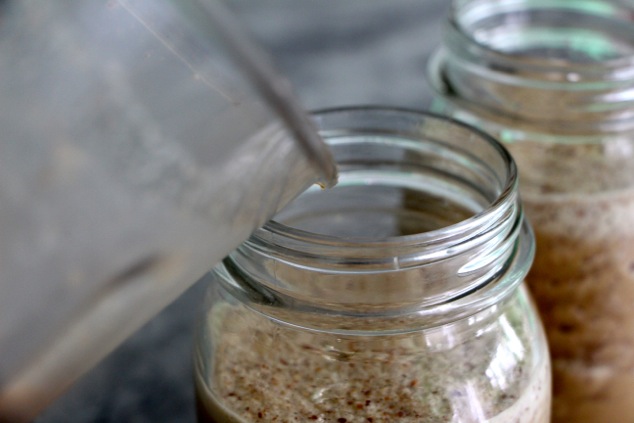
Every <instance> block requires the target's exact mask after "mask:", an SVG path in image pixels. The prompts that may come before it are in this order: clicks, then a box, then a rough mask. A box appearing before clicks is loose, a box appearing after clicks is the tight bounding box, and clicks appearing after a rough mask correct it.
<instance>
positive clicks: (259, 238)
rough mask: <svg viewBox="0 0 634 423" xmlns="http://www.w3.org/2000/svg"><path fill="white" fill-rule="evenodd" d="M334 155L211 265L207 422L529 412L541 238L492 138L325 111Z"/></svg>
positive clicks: (545, 403) (322, 117)
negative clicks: (314, 179)
mask: <svg viewBox="0 0 634 423" xmlns="http://www.w3.org/2000/svg"><path fill="white" fill-rule="evenodd" d="M316 120H317V124H318V126H319V128H320V130H321V134H322V135H323V136H324V137H325V139H326V140H327V142H328V143H329V144H330V146H331V148H332V150H333V153H334V155H335V158H336V159H337V163H338V166H339V175H340V176H339V178H340V180H339V183H338V185H337V186H336V187H335V188H332V189H329V190H325V191H324V190H322V189H320V188H319V187H314V188H313V189H310V190H308V191H307V192H305V193H304V194H302V195H301V196H300V197H299V198H298V199H297V200H295V202H294V203H292V204H291V205H290V206H289V207H288V208H286V209H284V210H283V211H281V212H280V213H279V214H278V215H277V216H276V218H275V219H274V220H273V221H271V222H269V223H268V224H267V225H266V226H264V227H263V228H262V229H260V230H258V231H256V232H255V233H254V234H253V236H252V237H251V238H250V239H249V240H248V241H247V242H245V243H244V244H243V245H242V246H241V247H240V248H238V249H237V250H236V251H235V252H233V253H232V254H231V255H230V256H229V257H227V258H226V259H225V260H224V262H223V263H222V264H221V265H219V266H218V267H217V268H216V269H215V270H213V272H211V275H210V287H209V293H208V297H207V299H206V305H207V306H206V312H205V313H204V316H203V317H202V320H201V325H200V330H199V333H198V336H197V341H196V346H195V373H196V374H195V379H196V391H197V397H198V412H199V421H201V422H209V421H212V422H258V421H263V422H264V421H267V422H272V421H275V422H291V421H302V422H305V421H318V422H319V421H321V422H339V423H340V422H361V421H363V422H421V421H424V422H498V423H502V422H505V423H506V422H511V421H512V422H526V423H529V422H530V423H546V422H548V421H549V415H550V396H551V391H550V379H551V370H550V361H549V358H548V351H547V347H546V338H545V334H544V332H543V329H542V327H541V323H540V321H539V318H538V317H537V312H536V310H535V308H534V306H533V304H532V302H531V300H530V298H529V296H528V294H527V292H526V289H525V287H524V285H523V279H524V276H525V275H526V273H527V272H528V269H529V267H530V263H531V261H532V258H533V237H532V232H531V230H530V228H529V226H528V224H527V223H526V222H525V220H524V218H523V212H522V209H521V206H520V203H519V200H518V193H517V180H516V171H515V165H514V163H513V161H512V159H511V158H510V156H509V155H508V153H507V152H506V151H505V150H504V149H503V148H502V147H501V146H500V145H499V144H498V143H496V142H495V141H494V140H493V139H492V138H490V137H488V136H486V135H484V134H482V133H480V132H477V131H475V130H473V129H471V128H469V127H467V126H465V125H462V124H459V123H456V122H454V121H451V120H449V119H446V118H440V117H436V116H433V115H428V114H420V113H417V112H411V111H405V110H387V109H375V108H358V109H340V110H333V111H326V112H322V113H319V114H317V115H316Z"/></svg>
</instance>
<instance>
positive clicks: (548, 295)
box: [524, 190, 634, 423]
mask: <svg viewBox="0 0 634 423" xmlns="http://www.w3.org/2000/svg"><path fill="white" fill-rule="evenodd" d="M524 202H525V206H526V211H527V214H528V216H529V219H530V220H531V222H532V224H533V226H534V228H535V233H536V240H537V257H536V260H535V262H534V264H533V267H532V270H531V272H530V274H529V277H528V279H527V281H528V283H529V287H530V289H531V291H532V293H533V295H534V297H535V299H536V301H537V303H538V307H539V310H540V313H541V317H542V320H543V321H544V324H545V326H546V332H547V336H548V340H549V343H550V349H551V355H552V359H553V372H554V385H553V389H554V391H553V406H554V408H553V421H554V422H558V423H564V422H566V423H568V422H575V423H591V422H594V423H603V422H631V421H634V402H633V401H632V393H634V190H632V191H629V192H621V193H615V194H612V195H608V194H606V195H599V194H596V195H585V196H577V197H569V198H559V199H551V200H549V199H547V198H544V197H542V198H540V197H533V196H525V197H524Z"/></svg>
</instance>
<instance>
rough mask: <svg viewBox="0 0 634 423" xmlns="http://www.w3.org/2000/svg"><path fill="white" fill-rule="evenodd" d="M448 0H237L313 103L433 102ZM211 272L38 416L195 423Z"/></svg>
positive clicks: (45, 421)
mask: <svg viewBox="0 0 634 423" xmlns="http://www.w3.org/2000/svg"><path fill="white" fill-rule="evenodd" d="M448 3H449V2H448V1H447V0H423V1H421V0H347V1H341V0H319V1H308V0H304V1H298V0H260V1H253V0H233V1H231V2H230V5H231V6H232V8H234V10H235V11H236V12H237V13H238V15H239V16H240V18H241V19H242V20H243V21H245V22H246V23H247V25H248V26H249V28H250V29H251V31H252V32H253V33H254V34H255V35H256V38H258V39H259V41H260V42H261V44H263V45H264V46H266V47H267V48H268V49H269V50H270V51H271V52H272V53H273V55H274V57H275V59H276V60H277V63H278V65H279V67H280V68H281V69H282V70H283V71H284V72H285V73H286V74H287V76H288V77H289V78H290V79H291V81H292V82H293V83H294V85H295V89H296V91H297V92H298V94H299V96H300V97H301V99H302V101H303V102H304V104H305V105H306V107H307V108H309V109H318V108H325V107H335V106H343V105H354V104H377V105H387V106H396V107H408V108H418V109H421V108H426V107H427V106H428V104H429V101H430V98H431V93H430V90H429V88H428V85H427V82H426V79H425V73H426V62H427V58H428V56H429V53H430V52H431V51H432V49H433V48H434V47H435V46H437V45H438V43H439V39H440V33H441V26H442V20H443V17H444V14H445V11H446V9H447V7H448ZM204 291H205V281H204V280H203V281H200V282H198V283H196V284H195V285H194V286H193V287H192V288H190V289H189V290H188V291H187V292H186V293H185V294H184V295H182V296H181V297H180V298H179V299H178V300H177V301H175V302H174V303H173V304H172V305H170V306H169V307H168V308H166V309H165V310H164V311H163V312H162V313H160V314H159V315H158V316H156V317H155V318H154V319H153V320H152V321H150V322H149V323H148V324H147V325H145V326H144V327H143V328H142V329H141V330H139V331H138V332H137V333H136V334H135V335H134V336H132V337H131V338H130V339H128V340H127V341H126V342H125V343H124V344H123V345H121V346H120V347H119V348H118V349H117V350H115V351H114V352H113V353H112V354H110V355H109V356H108V357H107V358H106V359H105V360H103V361H102V362H101V363H100V364H99V365H98V366H97V367H95V368H94V369H93V370H91V371H90V372H89V373H88V374H86V375H85V376H84V377H83V378H82V379H81V380H80V381H79V382H78V383H76V384H75V385H74V386H73V387H72V388H71V389H70V390H69V391H68V392H67V393H66V394H65V395H64V396H63V397H62V398H60V399H59V400H58V401H57V402H56V403H54V404H53V405H52V406H51V407H49V409H48V410H46V411H45V412H44V413H43V414H42V415H41V416H40V417H39V418H38V419H37V420H36V422H37V423H53V422H193V421H195V415H194V402H193V384H192V364H191V344H192V335H193V331H194V326H195V319H196V316H197V315H198V314H199V312H200V309H201V303H202V298H203V296H204Z"/></svg>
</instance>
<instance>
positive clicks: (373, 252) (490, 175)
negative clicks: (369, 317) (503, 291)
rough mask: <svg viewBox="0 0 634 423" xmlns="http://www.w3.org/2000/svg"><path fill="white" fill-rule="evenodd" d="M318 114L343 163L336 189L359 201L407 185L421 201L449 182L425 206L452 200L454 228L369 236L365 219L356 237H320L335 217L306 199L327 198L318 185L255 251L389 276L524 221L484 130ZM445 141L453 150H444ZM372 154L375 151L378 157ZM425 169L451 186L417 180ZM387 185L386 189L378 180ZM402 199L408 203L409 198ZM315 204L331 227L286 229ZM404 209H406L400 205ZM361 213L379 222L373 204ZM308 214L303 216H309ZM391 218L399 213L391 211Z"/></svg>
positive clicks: (397, 112)
mask: <svg viewBox="0 0 634 423" xmlns="http://www.w3.org/2000/svg"><path fill="white" fill-rule="evenodd" d="M314 117H315V121H316V123H317V126H318V128H319V130H320V133H321V135H322V136H323V137H324V139H325V140H326V142H327V143H328V144H329V145H330V148H331V149H332V150H333V152H334V155H335V158H336V160H337V162H338V166H339V175H340V179H341V181H340V185H339V187H335V188H334V189H332V188H331V190H334V191H336V190H337V189H342V190H343V189H346V187H352V195H355V192H354V189H355V187H358V189H359V192H362V191H363V190H368V189H371V188H372V187H373V186H374V187H377V186H379V185H380V187H379V188H378V191H381V188H382V187H383V186H386V185H387V186H396V187H399V186H402V187H405V188H408V189H409V188H411V189H412V192H411V195H412V197H413V196H416V195H419V194H420V193H421V191H424V190H426V189H427V187H425V184H426V183H427V184H430V183H431V182H432V181H434V183H438V182H439V181H440V182H442V183H444V184H445V185H444V186H443V187H442V188H444V189H445V191H439V192H436V193H432V194H433V195H432V196H430V197H424V200H425V201H427V202H433V201H437V200H439V199H440V200H441V202H440V203H438V204H437V205H439V206H441V207H442V206H443V204H441V203H442V202H444V206H445V207H447V210H443V211H442V212H443V213H445V212H447V213H453V215H452V216H451V218H452V219H453V221H451V219H449V220H445V221H443V222H439V223H436V225H435V227H433V225H432V227H431V228H426V229H428V230H424V231H416V228H414V229H412V228H409V229H406V230H403V226H404V225H401V226H398V225H397V226H398V227H397V230H396V233H391V232H390V230H389V229H385V230H381V229H378V230H377V231H375V232H374V233H372V234H369V235H368V234H365V233H362V231H363V230H364V229H363V228H364V227H365V226H368V225H369V223H368V222H367V221H366V222H363V224H362V225H360V226H359V227H360V228H362V229H360V230H359V231H357V232H355V231H354V230H353V229H350V228H349V225H354V222H353V221H352V219H351V221H350V222H344V223H343V224H342V225H341V226H342V228H339V229H335V230H334V231H335V232H336V231H337V230H341V231H343V232H346V233H345V234H344V235H340V234H337V233H333V231H322V230H321V229H319V228H320V225H321V224H322V223H323V224H324V225H328V224H332V223H333V221H334V220H336V218H337V217H336V216H335V217H334V218H333V216H332V215H328V210H326V209H325V208H323V207H322V206H321V205H320V203H319V200H316V201H315V202H312V203H310V201H309V204H308V205H302V201H304V200H305V198H306V197H309V196H311V195H314V196H315V198H320V197H319V196H320V195H322V196H325V195H327V194H328V193H327V192H324V193H322V192H319V191H320V188H319V187H316V186H315V187H313V188H312V189H311V190H309V191H307V192H306V193H305V194H304V195H303V196H300V198H299V199H297V200H295V202H294V203H291V204H290V205H289V206H288V207H287V209H285V210H283V211H281V212H280V213H278V215H276V216H275V217H274V218H273V220H271V221H269V222H268V223H267V224H265V225H264V226H263V227H262V228H261V229H258V230H257V231H256V232H255V233H254V234H253V236H252V237H251V239H250V240H249V241H247V244H249V245H252V246H256V247H257V248H260V249H262V248H263V249H265V250H267V253H268V254H273V255H275V254H280V255H282V256H283V255H286V256H291V257H294V258H295V259H297V258H302V259H305V258H308V257H320V258H321V259H322V260H323V259H324V258H325V259H330V260H331V264H333V265H337V266H346V265H349V264H350V263H355V268H356V269H357V270H358V269H359V268H362V267H363V266H364V265H365V266H368V267H371V268H373V269H375V270H376V269H377V268H380V267H381V265H380V263H383V265H384V266H386V268H388V269H393V268H406V267H412V266H419V265H421V264H424V263H431V262H434V261H438V260H444V259H447V258H448V257H451V256H455V255H459V254H461V253H464V252H465V251H467V250H469V249H471V248H473V247H474V244H479V243H482V242H486V241H487V240H488V241H490V240H491V239H492V238H495V237H496V236H500V233H502V232H504V231H503V230H502V229H501V228H502V227H504V226H505V225H506V227H508V221H509V220H510V221H513V220H516V219H518V218H519V217H520V216H519V215H520V214H521V213H520V211H519V210H518V209H519V208H518V207H517V201H518V199H517V170H516V167H515V163H514V161H513V159H512V158H511V156H510V155H509V153H508V152H507V151H506V149H505V148H504V147H502V146H501V145H500V144H499V143H498V142H497V141H496V140H495V139H493V138H492V137H491V136H489V135H487V134H486V133H484V132H481V131H478V130H476V129H474V128H472V127H470V126H467V125H465V124H463V123H461V122H458V121H455V120H452V119H450V118H447V117H443V116H438V115H434V114H431V113H427V112H420V111H413V110H407V109H398V108H382V107H373V106H362V107H354V108H339V109H329V110H322V111H318V112H315V114H314ZM387 139H389V142H388V141H386V140H387ZM440 142H442V143H445V145H444V146H442V147H441V146H440V144H439V143H440ZM341 148H343V149H347V150H350V149H352V150H357V151H361V150H364V149H365V151H366V153H360V155H361V156H362V155H363V154H365V156H364V157H360V156H359V157H355V154H353V153H350V151H343V152H342V151H341ZM372 149H375V150H376V151H370V150H372ZM364 160H365V162H364ZM417 162H418V163H420V164H421V166H423V167H424V171H425V172H437V173H438V174H439V175H441V178H445V179H444V180H441V179H433V177H432V176H429V175H416V172H417V170H416V166H417V164H416V163H417ZM366 166H367V167H366ZM399 166H402V167H399ZM372 171H377V172H379V173H380V175H379V174H373V173H372ZM368 172H369V173H368ZM351 175H352V176H351ZM417 176H419V177H418V178H417ZM379 179H380V180H381V181H382V182H380V183H379V182H377V181H378V180H379ZM456 182H458V183H460V184H462V185H461V186H460V187H458V188H456V187H452V186H451V184H454V183H456ZM421 184H422V185H421ZM388 188H389V187H388ZM329 191H330V190H329ZM357 194H358V192H357ZM361 195H366V194H361ZM404 195H405V197H407V195H408V194H407V192H406V193H405V194H404ZM460 196H462V197H463V199H462V200H463V204H460V205H459V206H460V207H462V209H461V210H459V211H456V210H453V209H451V207H453V206H452V205H455V204H454V203H456V202H457V201H458V200H456V199H455V198H457V197H460ZM345 197H346V194H342V195H341V198H343V200H342V201H347V200H346V198H345ZM341 198H340V199H341ZM465 199H466V200H465ZM404 201H407V198H406V199H405V200H404ZM297 204H299V206H297ZM311 204H312V206H314V207H316V208H317V209H320V208H321V210H320V211H319V212H321V213H324V219H323V220H318V221H317V222H315V223H310V224H309V225H308V227H309V228H310V230H306V226H305V225H302V224H299V225H298V224H296V223H288V222H297V221H301V220H302V217H301V216H300V217H297V215H294V214H293V210H294V207H295V208H297V207H300V208H301V207H304V208H307V207H311ZM434 204H436V203H434ZM346 205H347V206H349V207H348V211H350V210H351V208H352V207H353V206H350V204H348V203H346ZM402 205H403V203H399V204H398V206H399V207H401V206H402ZM428 206H429V205H428ZM356 207H357V208H358V209H359V208H360V209H362V210H361V212H360V213H359V215H360V218H361V219H363V218H367V219H372V217H367V216H370V215H371V214H372V212H368V213H365V212H366V210H365V209H364V208H365V207H367V208H371V207H373V204H372V202H371V201H370V202H368V203H367V204H366V203H362V204H361V205H360V206H359V205H357V206H356ZM429 207H431V206H429ZM450 209H451V210H450ZM309 211H310V210H303V209H302V211H301V213H308V212H309ZM357 211H359V210H357ZM301 213H300V214H301ZM386 213H391V210H387V211H386ZM338 216H339V217H341V216H340V215H338ZM420 216H422V215H420ZM420 216H418V217H420ZM425 217H428V215H425ZM311 218H312V217H311ZM447 222H449V223H447ZM511 226H512V225H511ZM315 228H318V229H316V230H315ZM507 229H508V228H507ZM500 231H502V232H500ZM487 234H488V235H487Z"/></svg>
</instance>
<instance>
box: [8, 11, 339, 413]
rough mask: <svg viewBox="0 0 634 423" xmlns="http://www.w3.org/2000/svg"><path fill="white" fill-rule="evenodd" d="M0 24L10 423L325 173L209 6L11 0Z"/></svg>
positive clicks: (273, 83)
mask: <svg viewBox="0 0 634 423" xmlns="http://www.w3.org/2000/svg"><path fill="white" fill-rule="evenodd" d="M0 21H1V22H2V24H1V25H0V74H1V75H2V78H0V98H2V102H3V107H2V113H0V127H2V137H1V138H0V151H1V153H0V357H1V358H2V359H1V360H0V420H2V419H7V420H10V421H17V420H24V419H28V418H29V417H32V416H33V415H34V414H35V413H37V411H38V410H39V409H40V408H41V407H42V406H43V405H44V404H46V403H47V402H49V401H50V400H51V399H52V398H54V397H55V396H56V395H57V394H58V393H60V392H61V391H62V390H63V389H64V388H65V387H66V386H68V384H69V383H71V382H72V381H73V380H74V379H75V378H77V377H78V376H79V375H80V374H81V373H82V372H83V371H84V370H86V369H87V368H88V367H89V366H90V365H92V364H93V363H94V362H95V361H96V360H98V359H99V358H100V357H102V356H103V355H105V354H106V353H107V352H108V351H110V350H111V349H112V348H113V347H114V346H116V345H117V344H118V343H119V342H120V341H121V340H122V339H124V338H125V337H126V336H127V335H129V334H130V333H132V332H133V331H134V330H135V329H136V328H138V327H139V326H140V325H141V324H142V323H144V322H145V321H146V320H147V319H149V318H150V317H151V316H152V315H154V314H155V313H156V312H158V311H159V310H160V309H161V308H162V307H163V306H164V305H166V304H167V303H169V302H170V301H171V300H172V299H174V298H175V297H176V296H178V295H179V294H180V293H181V292H182V291H184V290H185V289H186V288H187V287H188V286H190V285H191V284H192V283H193V282H194V281H196V280H198V279H199V278H200V276H202V275H203V274H204V272H205V271H207V270H208V268H209V267H210V266H212V265H213V264H214V263H215V262H217V261H219V260H220V259H221V258H222V257H223V256H225V255H226V254H227V253H228V252H229V251H231V250H232V249H233V248H235V247H236V246H237V245H238V244H239V243H240V242H242V241H243V240H244V239H246V238H247V237H248V236H249V234H250V233H251V232H252V231H253V230H254V229H255V228H257V227H259V226H260V225H262V224H263V223H264V222H265V221H266V220H267V219H268V218H269V217H270V216H271V215H272V214H273V213H274V212H275V211H276V210H278V209H279V208H280V207H281V206H282V205H284V204H285V203H286V202H288V201H289V200H290V199H291V198H293V197H294V196H295V195H297V194H298V193H300V192H302V191H303V190H304V189H305V188H306V187H308V186H310V185H311V184H313V183H314V182H316V181H318V180H321V181H322V183H324V184H328V183H331V182H332V180H333V179H334V172H335V170H334V165H331V164H330V159H329V152H328V149H327V148H326V146H325V144H323V143H322V142H321V140H320V139H319V137H318V135H317V133H316V132H315V131H314V130H313V129H312V126H311V123H310V121H309V118H308V117H306V116H305V115H304V114H303V113H302V112H301V108H299V107H297V103H296V102H295V101H294V99H293V97H292V93H291V92H290V88H289V86H288V83H287V82H286V81H285V80H284V79H282V78H280V77H279V76H278V75H276V73H275V70H274V68H273V67H272V65H271V64H270V61H269V60H268V59H267V57H266V55H265V54H264V53H263V52H261V51H259V50H258V49H257V48H256V47H255V46H253V44H252V43H251V42H250V40H249V38H248V37H247V36H246V35H245V34H244V33H243V32H242V31H241V30H240V28H239V25H238V24H237V22H236V21H235V19H234V18H233V17H232V15H231V14H230V13H229V12H228V11H226V10H225V9H224V8H223V7H222V6H221V4H220V3H218V2H216V1H213V0H204V1H197V0H186V1H181V0H179V1H169V0H134V1H133V0H130V1H127V0H120V1H117V0H99V1H82V0H70V1H56V2H48V1H46V2H41V1H37V0H24V1H10V0H9V1H3V2H1V3H0ZM280 128H281V130H280Z"/></svg>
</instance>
